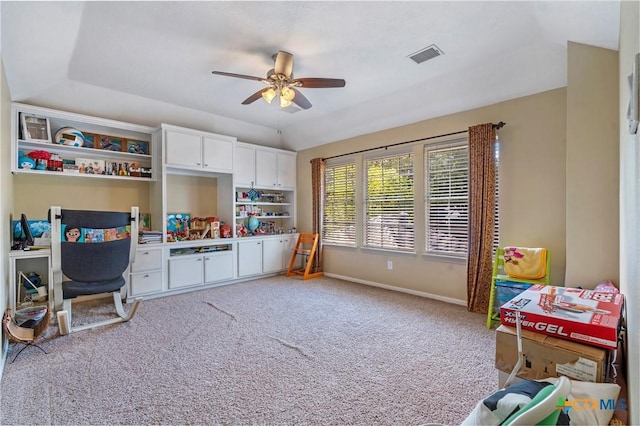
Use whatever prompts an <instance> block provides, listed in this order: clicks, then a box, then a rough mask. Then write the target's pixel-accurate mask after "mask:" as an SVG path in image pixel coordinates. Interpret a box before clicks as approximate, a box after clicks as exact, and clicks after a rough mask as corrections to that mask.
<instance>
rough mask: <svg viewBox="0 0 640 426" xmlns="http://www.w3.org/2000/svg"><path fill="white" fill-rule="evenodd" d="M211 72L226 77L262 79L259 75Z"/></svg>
mask: <svg viewBox="0 0 640 426" xmlns="http://www.w3.org/2000/svg"><path fill="white" fill-rule="evenodd" d="M211 74H217V75H224V76H226V77H236V78H244V79H246V80H255V81H262V80H264V79H263V78H260V77H253V76H251V75H244V74H234V73H231V72H224V71H211Z"/></svg>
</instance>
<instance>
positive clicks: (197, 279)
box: [169, 255, 204, 289]
mask: <svg viewBox="0 0 640 426" xmlns="http://www.w3.org/2000/svg"><path fill="white" fill-rule="evenodd" d="M203 264H204V258H203V256H202V255H198V256H176V257H172V258H170V259H169V288H170V289H174V288H181V287H190V286H194V285H200V284H202V279H203V275H202V271H203Z"/></svg>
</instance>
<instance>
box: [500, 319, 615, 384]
mask: <svg viewBox="0 0 640 426" xmlns="http://www.w3.org/2000/svg"><path fill="white" fill-rule="evenodd" d="M517 340H518V339H517V335H516V329H515V328H512V327H506V326H504V325H501V326H500V327H498V328H497V329H496V368H497V369H498V370H500V371H503V372H504V373H507V376H508V375H509V373H511V371H512V370H513V368H514V367H515V365H516V363H517V361H518V341H517ZM522 352H523V354H524V361H523V364H522V367H521V368H520V370H519V372H518V374H517V375H518V377H520V378H522V379H531V380H539V379H546V378H548V377H559V376H567V377H569V378H570V379H576V380H581V381H584V382H595V383H602V382H604V381H606V378H607V374H608V366H609V359H610V358H609V356H610V351H609V350H607V349H601V348H596V347H594V346H589V345H584V344H582V343H576V342H571V341H569V340H562V339H557V338H555V337H551V336H547V335H544V334H540V333H534V332H532V331H527V330H522ZM505 380H506V378H505Z"/></svg>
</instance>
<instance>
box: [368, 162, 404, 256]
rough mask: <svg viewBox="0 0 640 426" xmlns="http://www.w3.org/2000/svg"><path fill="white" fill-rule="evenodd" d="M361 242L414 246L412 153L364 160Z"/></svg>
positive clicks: (396, 247) (389, 246) (388, 246)
mask: <svg viewBox="0 0 640 426" xmlns="http://www.w3.org/2000/svg"><path fill="white" fill-rule="evenodd" d="M365 172H366V181H365V185H366V188H365V200H364V212H365V229H364V246H365V247H372V248H380V249H389V250H401V251H411V250H414V240H415V238H414V206H413V186H414V184H413V155H412V154H411V153H403V154H398V155H390V156H385V157H377V158H372V159H368V160H366V162H365Z"/></svg>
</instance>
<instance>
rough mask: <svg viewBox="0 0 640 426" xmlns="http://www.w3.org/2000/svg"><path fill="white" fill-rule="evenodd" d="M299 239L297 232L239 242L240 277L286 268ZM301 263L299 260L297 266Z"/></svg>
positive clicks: (271, 272)
mask: <svg viewBox="0 0 640 426" xmlns="http://www.w3.org/2000/svg"><path fill="white" fill-rule="evenodd" d="M297 239H298V237H297V234H296V235H282V236H277V237H270V238H263V239H254V238H251V239H248V240H247V241H240V242H238V277H248V276H252V275H260V274H274V273H278V272H282V271H284V270H286V269H287V268H288V267H289V261H290V260H291V255H292V254H293V249H294V247H295V245H296V241H297ZM299 264H300V262H299V261H297V262H296V266H298V265H299Z"/></svg>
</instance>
